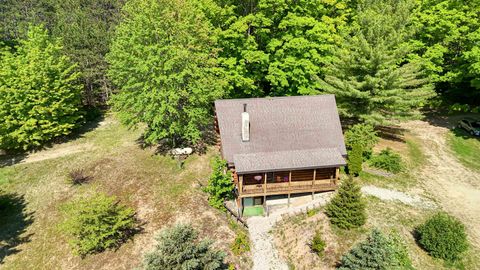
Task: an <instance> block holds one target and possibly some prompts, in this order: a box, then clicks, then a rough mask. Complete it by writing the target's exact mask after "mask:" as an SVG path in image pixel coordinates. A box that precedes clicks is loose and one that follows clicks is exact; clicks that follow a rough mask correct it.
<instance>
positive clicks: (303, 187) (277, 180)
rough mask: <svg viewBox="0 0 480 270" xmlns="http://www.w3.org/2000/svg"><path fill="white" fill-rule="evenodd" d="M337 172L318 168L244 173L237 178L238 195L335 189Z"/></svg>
mask: <svg viewBox="0 0 480 270" xmlns="http://www.w3.org/2000/svg"><path fill="white" fill-rule="evenodd" d="M338 173H339V170H338V168H320V169H311V170H295V171H284V172H266V173H256V174H244V175H240V176H239V178H238V179H239V183H238V188H239V197H253V196H267V195H278V194H291V193H304V192H318V191H327V190H335V189H337V187H338V186H337V184H338ZM255 176H257V178H258V179H259V180H256V179H255ZM260 177H261V178H260Z"/></svg>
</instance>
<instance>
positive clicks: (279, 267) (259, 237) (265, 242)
mask: <svg viewBox="0 0 480 270" xmlns="http://www.w3.org/2000/svg"><path fill="white" fill-rule="evenodd" d="M330 195H331V193H322V194H317V195H316V198H315V199H314V200H312V201H310V202H309V203H307V204H304V205H301V206H296V207H288V208H287V207H285V208H282V209H278V210H276V211H274V212H272V213H270V215H269V216H268V217H250V218H248V219H247V224H248V232H249V234H250V241H251V242H252V243H253V247H252V256H253V270H288V266H287V264H286V263H285V261H284V260H283V259H282V258H280V256H279V255H278V251H277V250H276V249H275V246H274V244H273V236H272V235H271V234H270V231H271V229H273V226H274V225H275V223H277V222H278V221H280V220H282V217H283V215H285V214H293V213H298V212H301V211H305V210H306V209H307V208H312V207H314V206H318V205H324V204H326V203H327V201H328V199H329V198H330Z"/></svg>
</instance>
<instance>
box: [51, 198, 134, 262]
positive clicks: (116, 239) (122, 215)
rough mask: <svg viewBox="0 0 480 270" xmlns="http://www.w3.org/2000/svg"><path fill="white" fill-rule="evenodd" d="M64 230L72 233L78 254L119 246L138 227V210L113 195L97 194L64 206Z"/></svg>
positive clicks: (72, 245) (71, 239) (71, 241)
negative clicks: (125, 204) (136, 216)
mask: <svg viewBox="0 0 480 270" xmlns="http://www.w3.org/2000/svg"><path fill="white" fill-rule="evenodd" d="M62 211H63V213H64V216H65V220H64V221H63V223H61V224H60V229H61V231H63V232H65V233H66V234H67V235H68V236H69V237H70V240H69V243H70V245H71V247H72V249H73V251H74V253H75V254H77V255H80V256H82V257H84V256H86V255H88V254H92V253H97V252H101V251H104V250H106V249H109V248H116V247H119V246H120V245H121V244H122V243H123V242H125V241H126V240H127V239H128V238H129V237H131V236H132V235H133V233H134V232H135V231H136V230H137V222H136V219H135V211H134V210H133V209H131V208H128V207H126V206H123V205H121V204H119V202H118V201H117V199H116V198H115V197H114V196H107V195H105V194H95V195H93V196H88V197H82V198H80V199H77V200H74V201H72V202H70V203H67V204H65V205H64V206H63V207H62Z"/></svg>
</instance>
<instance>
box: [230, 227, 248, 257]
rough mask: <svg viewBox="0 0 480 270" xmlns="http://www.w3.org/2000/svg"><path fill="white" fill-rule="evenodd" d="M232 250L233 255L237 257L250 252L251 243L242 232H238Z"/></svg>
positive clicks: (231, 246)
mask: <svg viewBox="0 0 480 270" xmlns="http://www.w3.org/2000/svg"><path fill="white" fill-rule="evenodd" d="M230 249H231V250H232V252H233V254H235V255H237V256H238V255H241V254H243V253H245V252H248V251H250V243H249V241H248V236H247V234H246V233H245V232H243V231H241V230H238V232H237V236H236V237H235V240H233V243H232V244H231V245H230Z"/></svg>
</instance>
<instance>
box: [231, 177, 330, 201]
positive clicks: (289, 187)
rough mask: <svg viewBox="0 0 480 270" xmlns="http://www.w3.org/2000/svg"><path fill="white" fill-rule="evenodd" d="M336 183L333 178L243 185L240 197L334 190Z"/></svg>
mask: <svg viewBox="0 0 480 270" xmlns="http://www.w3.org/2000/svg"><path fill="white" fill-rule="evenodd" d="M337 188H338V185H337V184H336V181H335V179H327V180H315V181H298V182H295V181H293V182H285V183H267V184H266V185H265V184H257V185H243V186H242V190H241V192H240V197H255V196H265V195H279V194H288V193H290V194H294V193H307V192H320V191H330V190H336V189H337Z"/></svg>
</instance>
